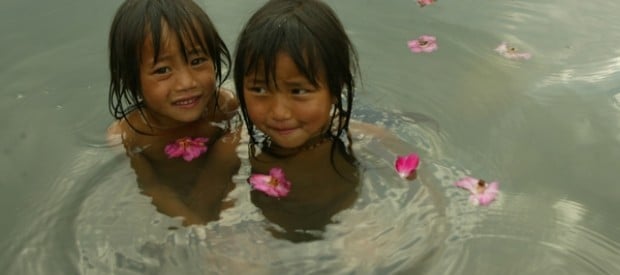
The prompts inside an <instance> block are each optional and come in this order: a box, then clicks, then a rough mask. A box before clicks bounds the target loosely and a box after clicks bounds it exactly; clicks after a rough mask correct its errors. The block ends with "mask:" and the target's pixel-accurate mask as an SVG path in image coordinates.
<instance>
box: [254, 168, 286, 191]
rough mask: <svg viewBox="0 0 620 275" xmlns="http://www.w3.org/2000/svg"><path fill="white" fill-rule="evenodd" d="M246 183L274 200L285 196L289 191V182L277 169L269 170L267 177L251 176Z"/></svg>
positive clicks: (262, 175)
mask: <svg viewBox="0 0 620 275" xmlns="http://www.w3.org/2000/svg"><path fill="white" fill-rule="evenodd" d="M248 182H249V183H250V185H252V188H254V189H256V190H259V191H261V192H263V193H265V194H266V195H268V196H271V197H276V198H280V197H284V196H286V195H287V194H288V192H289V191H290V190H291V182H290V181H288V180H287V179H286V177H285V176H284V171H282V169H281V168H278V167H275V168H271V170H269V175H264V174H252V175H251V176H250V178H249V179H248Z"/></svg>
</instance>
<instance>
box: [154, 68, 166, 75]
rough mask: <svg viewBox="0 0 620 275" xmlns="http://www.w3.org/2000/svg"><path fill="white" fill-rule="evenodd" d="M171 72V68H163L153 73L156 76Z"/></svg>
mask: <svg viewBox="0 0 620 275" xmlns="http://www.w3.org/2000/svg"><path fill="white" fill-rule="evenodd" d="M169 72H170V67H161V68H157V69H155V70H154V71H153V73H154V74H166V73H169Z"/></svg>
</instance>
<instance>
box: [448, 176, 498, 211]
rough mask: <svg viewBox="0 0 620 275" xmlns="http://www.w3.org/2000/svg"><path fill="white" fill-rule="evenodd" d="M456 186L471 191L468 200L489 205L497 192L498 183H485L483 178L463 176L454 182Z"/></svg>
mask: <svg viewBox="0 0 620 275" xmlns="http://www.w3.org/2000/svg"><path fill="white" fill-rule="evenodd" d="M454 185H456V186H457V187H460V188H463V189H467V190H469V192H470V193H471V195H470V196H469V201H470V202H471V203H472V204H474V205H489V204H491V202H493V201H494V200H495V198H496V197H497V194H498V193H499V183H497V182H495V181H494V182H491V183H487V182H485V181H483V180H480V179H476V178H472V177H464V178H462V179H460V180H458V181H457V182H455V183H454Z"/></svg>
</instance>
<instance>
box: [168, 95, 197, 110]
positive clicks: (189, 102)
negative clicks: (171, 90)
mask: <svg viewBox="0 0 620 275" xmlns="http://www.w3.org/2000/svg"><path fill="white" fill-rule="evenodd" d="M199 100H200V96H196V97H191V98H187V99H182V100H178V101H175V102H173V103H172V105H174V106H179V107H182V108H192V107H194V106H196V104H197V103H198V101H199Z"/></svg>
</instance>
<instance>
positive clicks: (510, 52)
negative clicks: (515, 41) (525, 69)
mask: <svg viewBox="0 0 620 275" xmlns="http://www.w3.org/2000/svg"><path fill="white" fill-rule="evenodd" d="M495 51H496V52H498V53H499V54H501V55H502V56H503V57H505V58H508V59H515V60H516V59H530V58H531V57H532V54H530V53H524V52H518V51H517V49H516V48H515V47H510V46H508V44H507V43H506V42H502V43H501V44H499V46H497V48H495Z"/></svg>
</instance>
